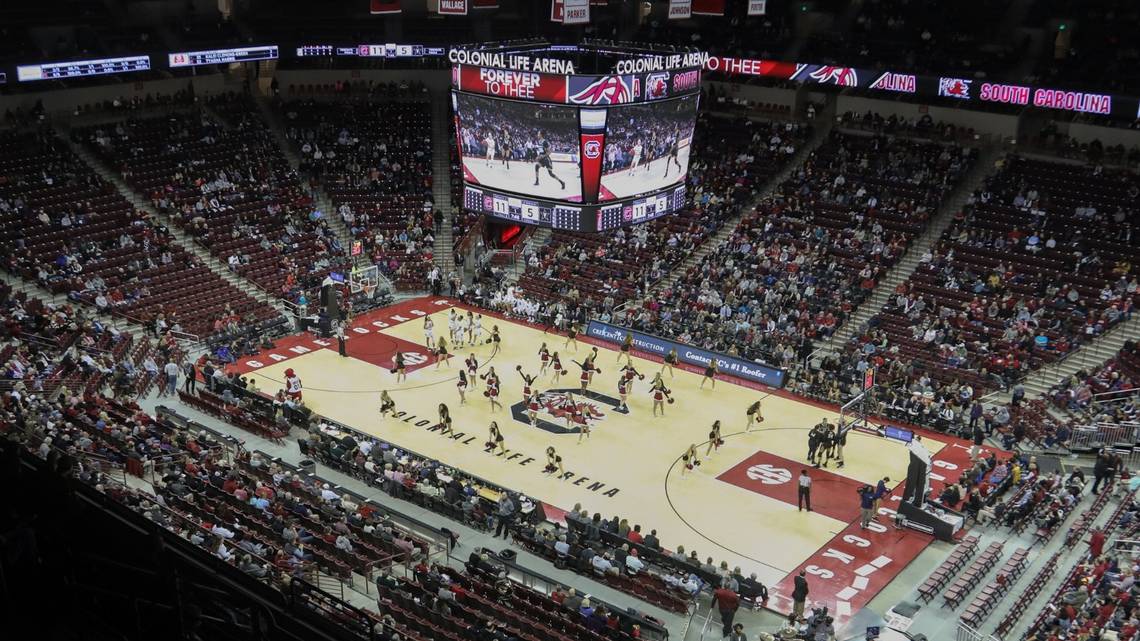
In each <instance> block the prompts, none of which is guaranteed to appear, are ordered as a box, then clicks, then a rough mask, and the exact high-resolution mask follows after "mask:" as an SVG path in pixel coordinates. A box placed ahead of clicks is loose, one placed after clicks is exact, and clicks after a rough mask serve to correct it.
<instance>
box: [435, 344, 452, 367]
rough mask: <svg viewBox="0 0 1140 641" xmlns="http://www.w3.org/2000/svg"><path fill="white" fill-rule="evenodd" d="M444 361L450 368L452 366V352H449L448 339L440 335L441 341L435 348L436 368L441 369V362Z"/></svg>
mask: <svg viewBox="0 0 1140 641" xmlns="http://www.w3.org/2000/svg"><path fill="white" fill-rule="evenodd" d="M440 363H444V364H446V365H447V367H448V369H450V368H451V354H448V353H447V339H445V338H444V337H442V336H440V337H439V343H437V346H436V350H435V368H436V369H439V364H440Z"/></svg>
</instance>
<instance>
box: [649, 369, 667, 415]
mask: <svg viewBox="0 0 1140 641" xmlns="http://www.w3.org/2000/svg"><path fill="white" fill-rule="evenodd" d="M649 393H650V394H652V395H653V416H654V417H656V416H657V410H661V416H665V403H666V402H668V403H672V402H673V397H672V396H669V388H668V387H665V381H664V380H662V379H661V372H658V373H657V376H655V377H654V378H653V384H652V385H650V387H649Z"/></svg>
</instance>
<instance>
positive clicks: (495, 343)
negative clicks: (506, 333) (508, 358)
mask: <svg viewBox="0 0 1140 641" xmlns="http://www.w3.org/2000/svg"><path fill="white" fill-rule="evenodd" d="M489 340H490V341H491V355H490V356H488V357H487V358H495V354H498V353H499V342H500V340H501V339H500V338H499V326H498V325H492V326H491V338H490V339H489Z"/></svg>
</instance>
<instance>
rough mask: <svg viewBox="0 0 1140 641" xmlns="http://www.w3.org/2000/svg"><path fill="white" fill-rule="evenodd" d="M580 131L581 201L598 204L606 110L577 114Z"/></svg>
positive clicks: (586, 110) (584, 110) (604, 140)
mask: <svg viewBox="0 0 1140 641" xmlns="http://www.w3.org/2000/svg"><path fill="white" fill-rule="evenodd" d="M578 118H579V119H580V125H581V126H580V129H581V132H582V133H581V136H580V139H581V149H580V150H579V154H580V155H579V158H581V159H582V166H581V169H582V200H583V202H587V203H596V202H598V189H599V187H600V185H601V183H602V150H603V149H604V148H605V144H606V110H605V109H582V110H581V111H579V112H578Z"/></svg>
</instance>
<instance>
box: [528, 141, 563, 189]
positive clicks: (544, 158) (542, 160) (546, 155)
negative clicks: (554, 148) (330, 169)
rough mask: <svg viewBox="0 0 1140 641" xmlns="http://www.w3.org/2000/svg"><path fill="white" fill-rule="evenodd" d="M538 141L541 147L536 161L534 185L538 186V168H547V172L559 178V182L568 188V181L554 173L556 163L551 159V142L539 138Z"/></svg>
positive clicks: (556, 178)
mask: <svg viewBox="0 0 1140 641" xmlns="http://www.w3.org/2000/svg"><path fill="white" fill-rule="evenodd" d="M538 142H539V145H540V147H539V152H538V160H536V161H535V163H534V186H535V187H537V186H538V170H539V169H545V170H546V173H548V174H550V177H551V178H553V179H554V180H557V181H558V184H559V185H561V186H562V188H563V189H566V183H565V182H564V181H563V180H562V179H561V178H559V177H558V176H556V175H554V163H553V161H551V160H550V143H549V142H547V141H545V140H539V141H538Z"/></svg>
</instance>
